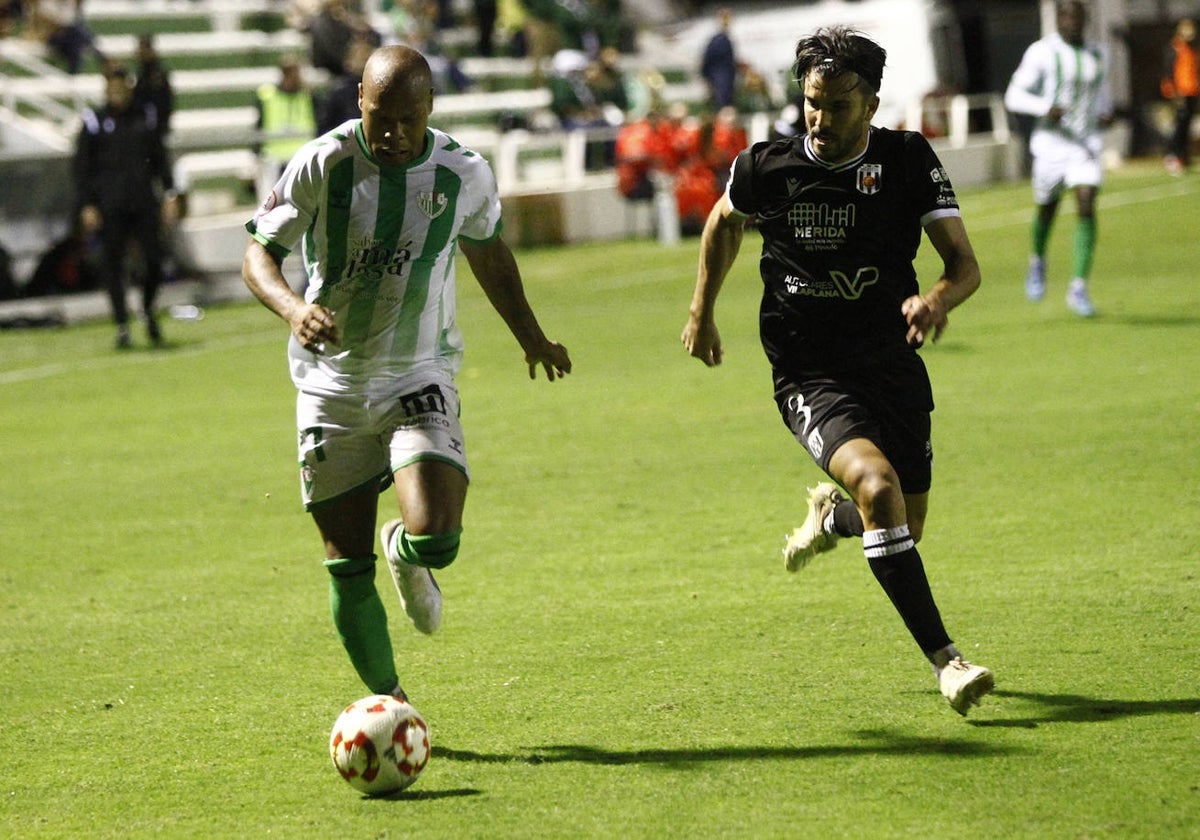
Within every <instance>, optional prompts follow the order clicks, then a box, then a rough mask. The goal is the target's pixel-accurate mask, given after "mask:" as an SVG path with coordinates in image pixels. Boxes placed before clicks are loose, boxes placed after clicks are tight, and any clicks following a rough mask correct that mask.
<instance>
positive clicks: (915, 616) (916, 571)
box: [863, 525, 950, 653]
mask: <svg viewBox="0 0 1200 840" xmlns="http://www.w3.org/2000/svg"><path fill="white" fill-rule="evenodd" d="M863 552H864V553H865V554H866V555H867V562H868V563H869V564H870V566H871V571H872V572H873V573H874V575H875V579H876V580H878V581H879V585H880V586H882V587H883V591H884V592H886V593H887V596H888V598H889V599H891V602H892V606H894V607H895V608H896V612H898V613H899V614H900V618H902V619H903V620H904V626H905V627H907V628H908V632H909V633H911V634H912V637H913V639H914V640H915V641H916V643H917V645H918V646H919V647H920V648H921V650H922V651H923V652H926V653H928V652H930V651H936V650H939V649H941V648H944V647H945V646H946V645H948V644H950V637H949V636H948V635H947V634H946V628H945V626H944V625H943V624H942V616H941V614H940V613H939V612H938V608H937V604H936V603H935V602H934V600H933V593H932V592H931V591H930V589H929V579H928V578H927V577H926V576H925V565H924V564H923V563H922V562H921V555H920V554H919V553H918V552H917V547H916V544H915V543H914V542H913V540H912V537H911V536H910V535H909V533H908V526H907V525H901V526H900V527H899V528H887V529H880V530H874V531H868V532H867V533H865V534H864V535H863Z"/></svg>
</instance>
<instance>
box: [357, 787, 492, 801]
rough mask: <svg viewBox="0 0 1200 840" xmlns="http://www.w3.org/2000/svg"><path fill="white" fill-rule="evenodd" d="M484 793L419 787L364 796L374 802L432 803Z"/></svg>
mask: <svg viewBox="0 0 1200 840" xmlns="http://www.w3.org/2000/svg"><path fill="white" fill-rule="evenodd" d="M481 793H483V791H481V790H477V789H475V788H454V789H453V790H421V789H420V787H419V786H418V788H417V790H412V789H411V788H410V789H409V790H402V791H398V792H397V793H391V794H388V795H387V796H365V795H364V796H363V797H362V798H363V799H364V800H368V799H369V800H372V801H378V802H419V801H422V800H425V801H432V800H435V799H457V798H459V797H461V796H479V795H480V794H481Z"/></svg>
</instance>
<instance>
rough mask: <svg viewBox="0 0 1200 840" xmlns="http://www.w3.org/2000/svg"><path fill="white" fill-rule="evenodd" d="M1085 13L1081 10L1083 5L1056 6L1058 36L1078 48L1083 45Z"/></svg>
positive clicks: (1063, 4)
mask: <svg viewBox="0 0 1200 840" xmlns="http://www.w3.org/2000/svg"><path fill="white" fill-rule="evenodd" d="M1085 16H1086V13H1085V12H1084V10H1083V4H1082V3H1077V2H1065V3H1059V4H1058V10H1057V14H1056V16H1055V21H1056V23H1057V25H1058V34H1059V35H1061V36H1062V38H1063V40H1064V41H1066V42H1067V43H1068V44H1075V45H1076V46H1078V45H1079V44H1082V43H1083V24H1084V19H1085Z"/></svg>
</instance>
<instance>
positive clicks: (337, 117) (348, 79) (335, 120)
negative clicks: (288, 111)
mask: <svg viewBox="0 0 1200 840" xmlns="http://www.w3.org/2000/svg"><path fill="white" fill-rule="evenodd" d="M374 49H375V48H374V47H373V46H371V42H370V41H367V40H365V39H362V38H356V39H355V40H354V41H353V42H352V43H351V44H350V50H349V52H348V54H347V55H346V65H345V67H344V68H343V70H342V72H341V73H339V74H338V76H337V78H335V79H334V80H333V82H332V83H330V85H329V92H328V93H326V94H325V98H324V99H323V100H322V102H321V109H320V114H319V116H318V117H317V134H324V133H325V132H327V131H332V130H333V129H335V128H337V127H338V126H339V125H341V124H342V123H344V122H345V121H346V120H354V119H358V117H359V116H360V114H361V110H360V109H359V107H358V83H359V82H360V81H362V74H363V67H365V66H366V64H367V59H368V58H369V57H370V55H371V52H372V51H373V50H374Z"/></svg>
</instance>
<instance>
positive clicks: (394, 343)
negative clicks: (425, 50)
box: [242, 46, 571, 698]
mask: <svg viewBox="0 0 1200 840" xmlns="http://www.w3.org/2000/svg"><path fill="white" fill-rule="evenodd" d="M359 107H360V109H361V113H362V117H361V119H354V120H350V121H348V122H346V123H344V124H342V125H341V126H339V127H338V128H336V129H334V130H333V131H331V132H329V133H327V134H325V135H323V136H321V137H318V138H317V139H315V140H313V141H311V142H310V143H308V144H307V145H305V146H304V148H302V149H301V150H300V151H299V152H298V153H297V154H296V155H295V157H293V158H292V159H291V161H290V162H289V163H288V165H287V166H286V168H285V169H284V172H283V175H282V176H281V177H280V179H279V182H278V183H277V184H275V186H274V188H273V189H272V190H271V192H270V194H269V195H268V196H267V197H266V200H265V201H264V202H263V204H262V206H261V207H260V208H259V209H258V210H257V212H256V213H255V214H254V217H253V219H251V220H250V221H249V222H248V223H247V224H246V228H247V230H248V231H249V232H250V236H251V238H250V242H249V244H248V246H247V248H246V254H245V257H244V260H243V266H242V274H243V278H244V279H245V281H246V284H247V285H248V286H249V287H250V289H251V290H252V291H253V292H254V294H255V295H256V296H257V297H258V299H259V300H260V301H262V303H263V304H264V305H265V306H266V307H267V308H269V309H270V310H271V311H273V312H275V313H276V314H277V315H279V316H280V317H281V318H283V319H284V320H285V321H287V322H288V324H289V326H290V327H291V338H290V341H289V344H288V357H289V361H290V366H291V373H292V379H293V382H294V383H295V385H296V388H297V390H298V392H299V393H298V396H297V406H296V415H297V426H298V428H299V441H300V443H299V456H300V477H301V492H302V497H303V501H304V504H305V507H306V509H307V510H308V511H309V512H310V513H311V514H312V517H313V519H314V521H315V522H316V525H317V528H318V530H319V531H320V533H321V537H322V539H323V540H324V543H325V557H326V559H325V566H326V568H327V569H328V571H329V574H330V602H331V607H332V611H333V619H334V624H335V625H336V627H337V630H338V634H339V636H340V637H341V640H342V644H343V645H344V647H345V648H346V652H347V653H348V654H349V657H350V660H351V662H352V663H353V665H354V667H355V669H356V671H357V672H358V674H359V676H360V677H361V678H362V680H363V682H364V683H365V684H366V685H367V687H368V688H369V689H370V690H371V691H373V692H376V693H382V694H393V695H395V696H397V697H400V698H404V697H405V692H404V691H403V689H402V688H401V687H400V683H399V679H398V676H397V672H396V667H395V661H394V657H393V650H392V643H391V637H390V634H389V632H388V627H387V619H386V615H385V610H384V606H383V602H382V600H381V599H380V597H379V593H378V591H377V590H376V587H375V582H374V578H375V561H376V554H375V551H374V542H375V536H374V535H375V519H376V511H377V506H378V502H377V497H378V494H379V493H380V492H381V490H382V489H384V488H386V487H387V486H388V485H389V484H394V486H395V490H396V497H397V501H398V503H399V510H400V518H399V519H394V520H391V521H389V522H387V523H386V524H384V526H383V528H382V530H381V533H380V538H381V541H382V547H383V553H384V556H385V558H386V559H387V562H388V568H389V570H390V571H391V574H392V578H393V581H394V582H395V584H396V588H397V590H398V591H399V593H400V599H401V603H402V605H403V607H404V610H405V612H406V613H407V614H408V616H409V618H410V619H411V620H412V622H413V624H414V625H415V626H416V628H417V629H418V630H419V631H421V632H423V633H433V632H434V631H435V630H436V629H437V628H438V626H439V625H440V622H441V612H442V598H441V591H440V590H439V589H438V586H437V583H436V582H435V580H434V577H433V573H432V571H431V569H441V568H445V567H446V566H447V565H449V564H450V563H451V562H453V560H454V559H455V557H456V556H457V554H458V549H459V538H460V534H461V532H462V514H463V507H464V504H465V501H466V495H467V484H468V468H467V458H466V452H465V448H464V444H463V432H462V426H461V424H460V422H459V399H458V391H457V389H456V387H455V384H454V376H455V374H456V373H457V372H458V369H459V366H460V363H461V358H462V350H463V341H462V335H461V333H460V332H459V329H458V326H457V324H456V321H455V254H456V253H457V252H458V251H459V250H461V251H462V253H463V255H464V256H465V257H466V259H467V262H468V263H469V264H470V266H471V270H472V272H473V273H474V275H475V277H476V279H477V280H478V282H479V284H480V285H481V286H482V287H483V290H484V292H485V293H486V295H487V297H488V300H489V301H490V302H491V304H492V306H493V307H494V308H495V309H496V311H497V312H498V313H499V314H500V316H501V317H502V318H503V320H504V322H505V323H506V324H507V325H508V328H509V329H510V330H511V331H512V333H513V335H514V336H515V337H516V339H517V342H518V343H519V344H520V346H521V349H522V350H523V351H524V354H525V362H526V364H527V365H528V367H529V375H530V378H537V374H538V371H539V369H540V370H542V371H544V372H545V374H546V377H547V378H548V379H549V380H551V381H554V380H556V379H558V378H561V377H562V376H564V375H565V374H567V373H569V372H570V371H571V359H570V357H569V355H568V354H567V350H566V348H565V347H563V346H562V345H561V344H559V343H557V342H554V341H551V340H550V339H548V338H547V337H546V335H545V334H544V333H543V332H542V329H541V327H540V326H539V324H538V321H537V318H536V317H535V316H534V313H533V310H532V309H531V308H530V305H529V303H528V301H527V300H526V297H525V292H524V287H523V284H522V281H521V275H520V271H519V269H518V267H517V263H516V260H515V258H514V257H513V254H512V251H511V250H510V249H509V247H508V245H507V244H506V243H505V241H504V239H503V238H502V236H501V220H500V199H499V196H498V193H497V188H496V181H495V178H494V177H493V175H492V171H491V167H490V166H489V165H488V163H487V161H485V160H484V159H483V158H482V157H481V156H479V155H478V154H476V153H475V152H473V151H471V150H470V149H467V148H465V147H463V146H461V145H459V144H458V143H457V142H456V141H455V140H454V138H453V137H450V136H449V135H447V134H445V133H443V132H440V131H438V130H436V129H432V128H430V127H429V116H430V112H431V111H432V108H433V85H432V77H431V73H430V68H429V64H428V63H427V61H426V60H425V58H424V57H423V56H422V55H421V54H420V53H418V52H417V51H415V50H412V49H409V48H408V47H403V46H389V47H383V48H381V49H379V50H376V51H375V52H374V53H372V55H371V57H370V59H368V61H367V64H366V68H365V70H364V72H363V78H362V82H361V84H360V86H359ZM297 244H299V245H300V246H301V254H302V256H303V264H304V272H305V285H304V294H303V296H300V295H298V294H297V293H296V292H294V291H293V290H292V288H291V286H290V285H289V283H288V281H287V279H286V278H285V277H284V275H283V272H282V269H281V266H282V262H283V259H284V257H285V256H286V255H287V254H288V253H289V252H290V251H291V250H292V249H293V248H294V247H295V246H296V245H297Z"/></svg>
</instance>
